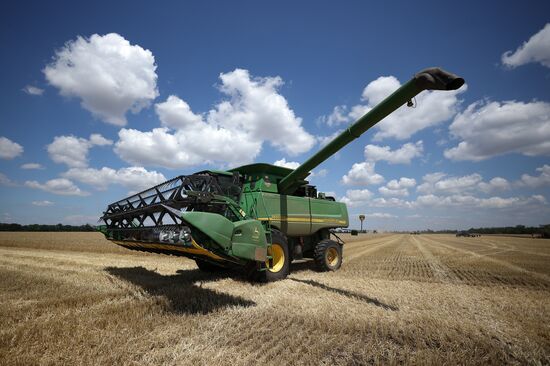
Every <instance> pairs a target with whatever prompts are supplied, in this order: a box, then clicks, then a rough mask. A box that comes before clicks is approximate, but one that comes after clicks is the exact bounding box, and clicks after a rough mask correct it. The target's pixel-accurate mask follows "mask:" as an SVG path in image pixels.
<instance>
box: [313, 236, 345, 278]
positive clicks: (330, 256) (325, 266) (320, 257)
mask: <svg viewBox="0 0 550 366" xmlns="http://www.w3.org/2000/svg"><path fill="white" fill-rule="evenodd" d="M313 259H314V260H315V266H316V267H317V270H318V271H319V272H328V271H336V270H338V269H339V268H340V267H341V266H342V245H340V244H338V243H337V242H335V241H334V240H330V239H325V240H321V241H320V242H319V243H318V244H317V245H316V246H315V250H314V252H313Z"/></svg>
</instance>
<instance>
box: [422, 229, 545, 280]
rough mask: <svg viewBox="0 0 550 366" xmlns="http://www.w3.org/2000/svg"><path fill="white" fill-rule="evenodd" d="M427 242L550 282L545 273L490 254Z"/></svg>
mask: <svg viewBox="0 0 550 366" xmlns="http://www.w3.org/2000/svg"><path fill="white" fill-rule="evenodd" d="M427 240H428V241H432V242H433V243H436V244H437V245H440V246H442V247H445V248H447V249H450V250H454V251H457V252H460V253H464V254H468V255H470V256H472V257H475V258H478V259H481V260H485V261H488V262H493V263H495V264H498V265H501V266H503V267H506V268H508V269H510V270H513V271H516V272H522V273H526V274H528V275H531V276H533V277H536V278H538V279H541V280H543V281H546V282H550V276H547V275H545V274H543V273H539V272H533V271H529V270H528V269H525V268H523V267H520V266H517V265H515V264H512V263H510V262H507V261H505V260H502V259H496V258H491V257H489V255H488V254H480V253H476V252H472V251H471V250H467V249H462V248H457V247H454V246H451V245H448V244H444V243H442V242H436V241H435V240H434V239H431V238H430V239H427Z"/></svg>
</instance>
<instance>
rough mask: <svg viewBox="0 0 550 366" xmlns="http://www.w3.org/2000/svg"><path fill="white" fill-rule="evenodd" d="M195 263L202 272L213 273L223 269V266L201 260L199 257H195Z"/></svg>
mask: <svg viewBox="0 0 550 366" xmlns="http://www.w3.org/2000/svg"><path fill="white" fill-rule="evenodd" d="M195 263H196V264H197V267H199V270H201V271H203V272H209V273H215V272H221V271H224V270H225V268H224V267H220V266H216V265H215V264H212V263H210V262H207V261H203V260H201V259H195Z"/></svg>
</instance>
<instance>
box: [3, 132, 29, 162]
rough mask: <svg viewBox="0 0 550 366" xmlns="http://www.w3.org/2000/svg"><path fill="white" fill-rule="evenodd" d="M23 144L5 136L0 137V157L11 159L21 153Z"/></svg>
mask: <svg viewBox="0 0 550 366" xmlns="http://www.w3.org/2000/svg"><path fill="white" fill-rule="evenodd" d="M23 150H24V149H23V146H21V145H19V144H18V143H17V142H13V141H12V140H10V139H9V138H7V137H4V136H1V137H0V159H7V160H10V159H13V158H15V157H17V156H19V155H21V154H22V153H23Z"/></svg>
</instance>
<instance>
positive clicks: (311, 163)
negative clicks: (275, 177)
mask: <svg viewBox="0 0 550 366" xmlns="http://www.w3.org/2000/svg"><path fill="white" fill-rule="evenodd" d="M463 84H464V79H463V78H461V77H459V76H457V75H455V74H451V73H449V72H447V71H445V70H443V69H440V68H438V67H433V68H428V69H424V70H422V71H420V72H419V73H417V74H416V75H414V77H413V78H412V79H411V80H409V81H408V82H407V83H405V84H403V85H402V86H401V87H400V88H399V89H397V90H396V91H395V92H393V93H392V94H391V95H390V96H388V97H387V98H386V99H384V100H383V101H382V102H380V103H379V104H378V105H376V106H375V107H374V108H373V109H371V110H370V111H369V112H367V113H366V114H365V115H363V116H362V117H361V118H359V119H358V120H357V121H356V122H355V123H353V124H352V125H351V126H350V127H348V128H347V129H346V130H345V131H344V132H342V133H341V134H340V135H338V136H337V137H336V138H335V139H334V140H332V141H331V142H330V143H329V144H327V145H326V146H325V147H323V148H322V149H321V150H319V152H317V153H316V154H315V155H313V156H312V157H311V158H309V159H308V160H306V161H305V162H304V163H303V164H302V165H300V166H299V167H298V168H296V169H295V170H294V171H292V172H291V173H290V174H288V175H287V176H286V177H284V178H283V179H282V180H281V181H280V182H279V185H278V186H279V192H280V193H281V194H292V193H293V192H294V191H295V190H296V189H297V188H298V186H299V185H300V184H301V182H302V181H303V180H304V179H305V178H306V177H307V176H308V174H309V172H310V171H312V170H313V169H315V168H316V167H317V166H319V165H320V164H321V163H323V162H324V161H325V160H327V159H328V158H329V157H331V156H332V155H334V154H335V153H336V152H338V151H339V150H340V149H342V148H343V147H344V146H346V145H347V144H349V143H350V142H351V141H353V140H355V139H356V138H358V137H360V136H361V135H362V134H363V133H365V132H366V131H367V130H369V129H370V128H371V127H372V126H374V125H375V124H377V123H378V122H380V121H381V120H382V119H384V118H385V117H386V116H388V115H389V114H391V113H393V112H394V111H395V110H396V109H398V108H399V107H401V106H402V105H403V104H405V103H407V102H409V101H410V100H411V99H412V98H414V97H415V96H416V95H417V94H419V93H421V92H422V91H424V90H456V89H458V88H460V87H461V86H462V85H463Z"/></svg>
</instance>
